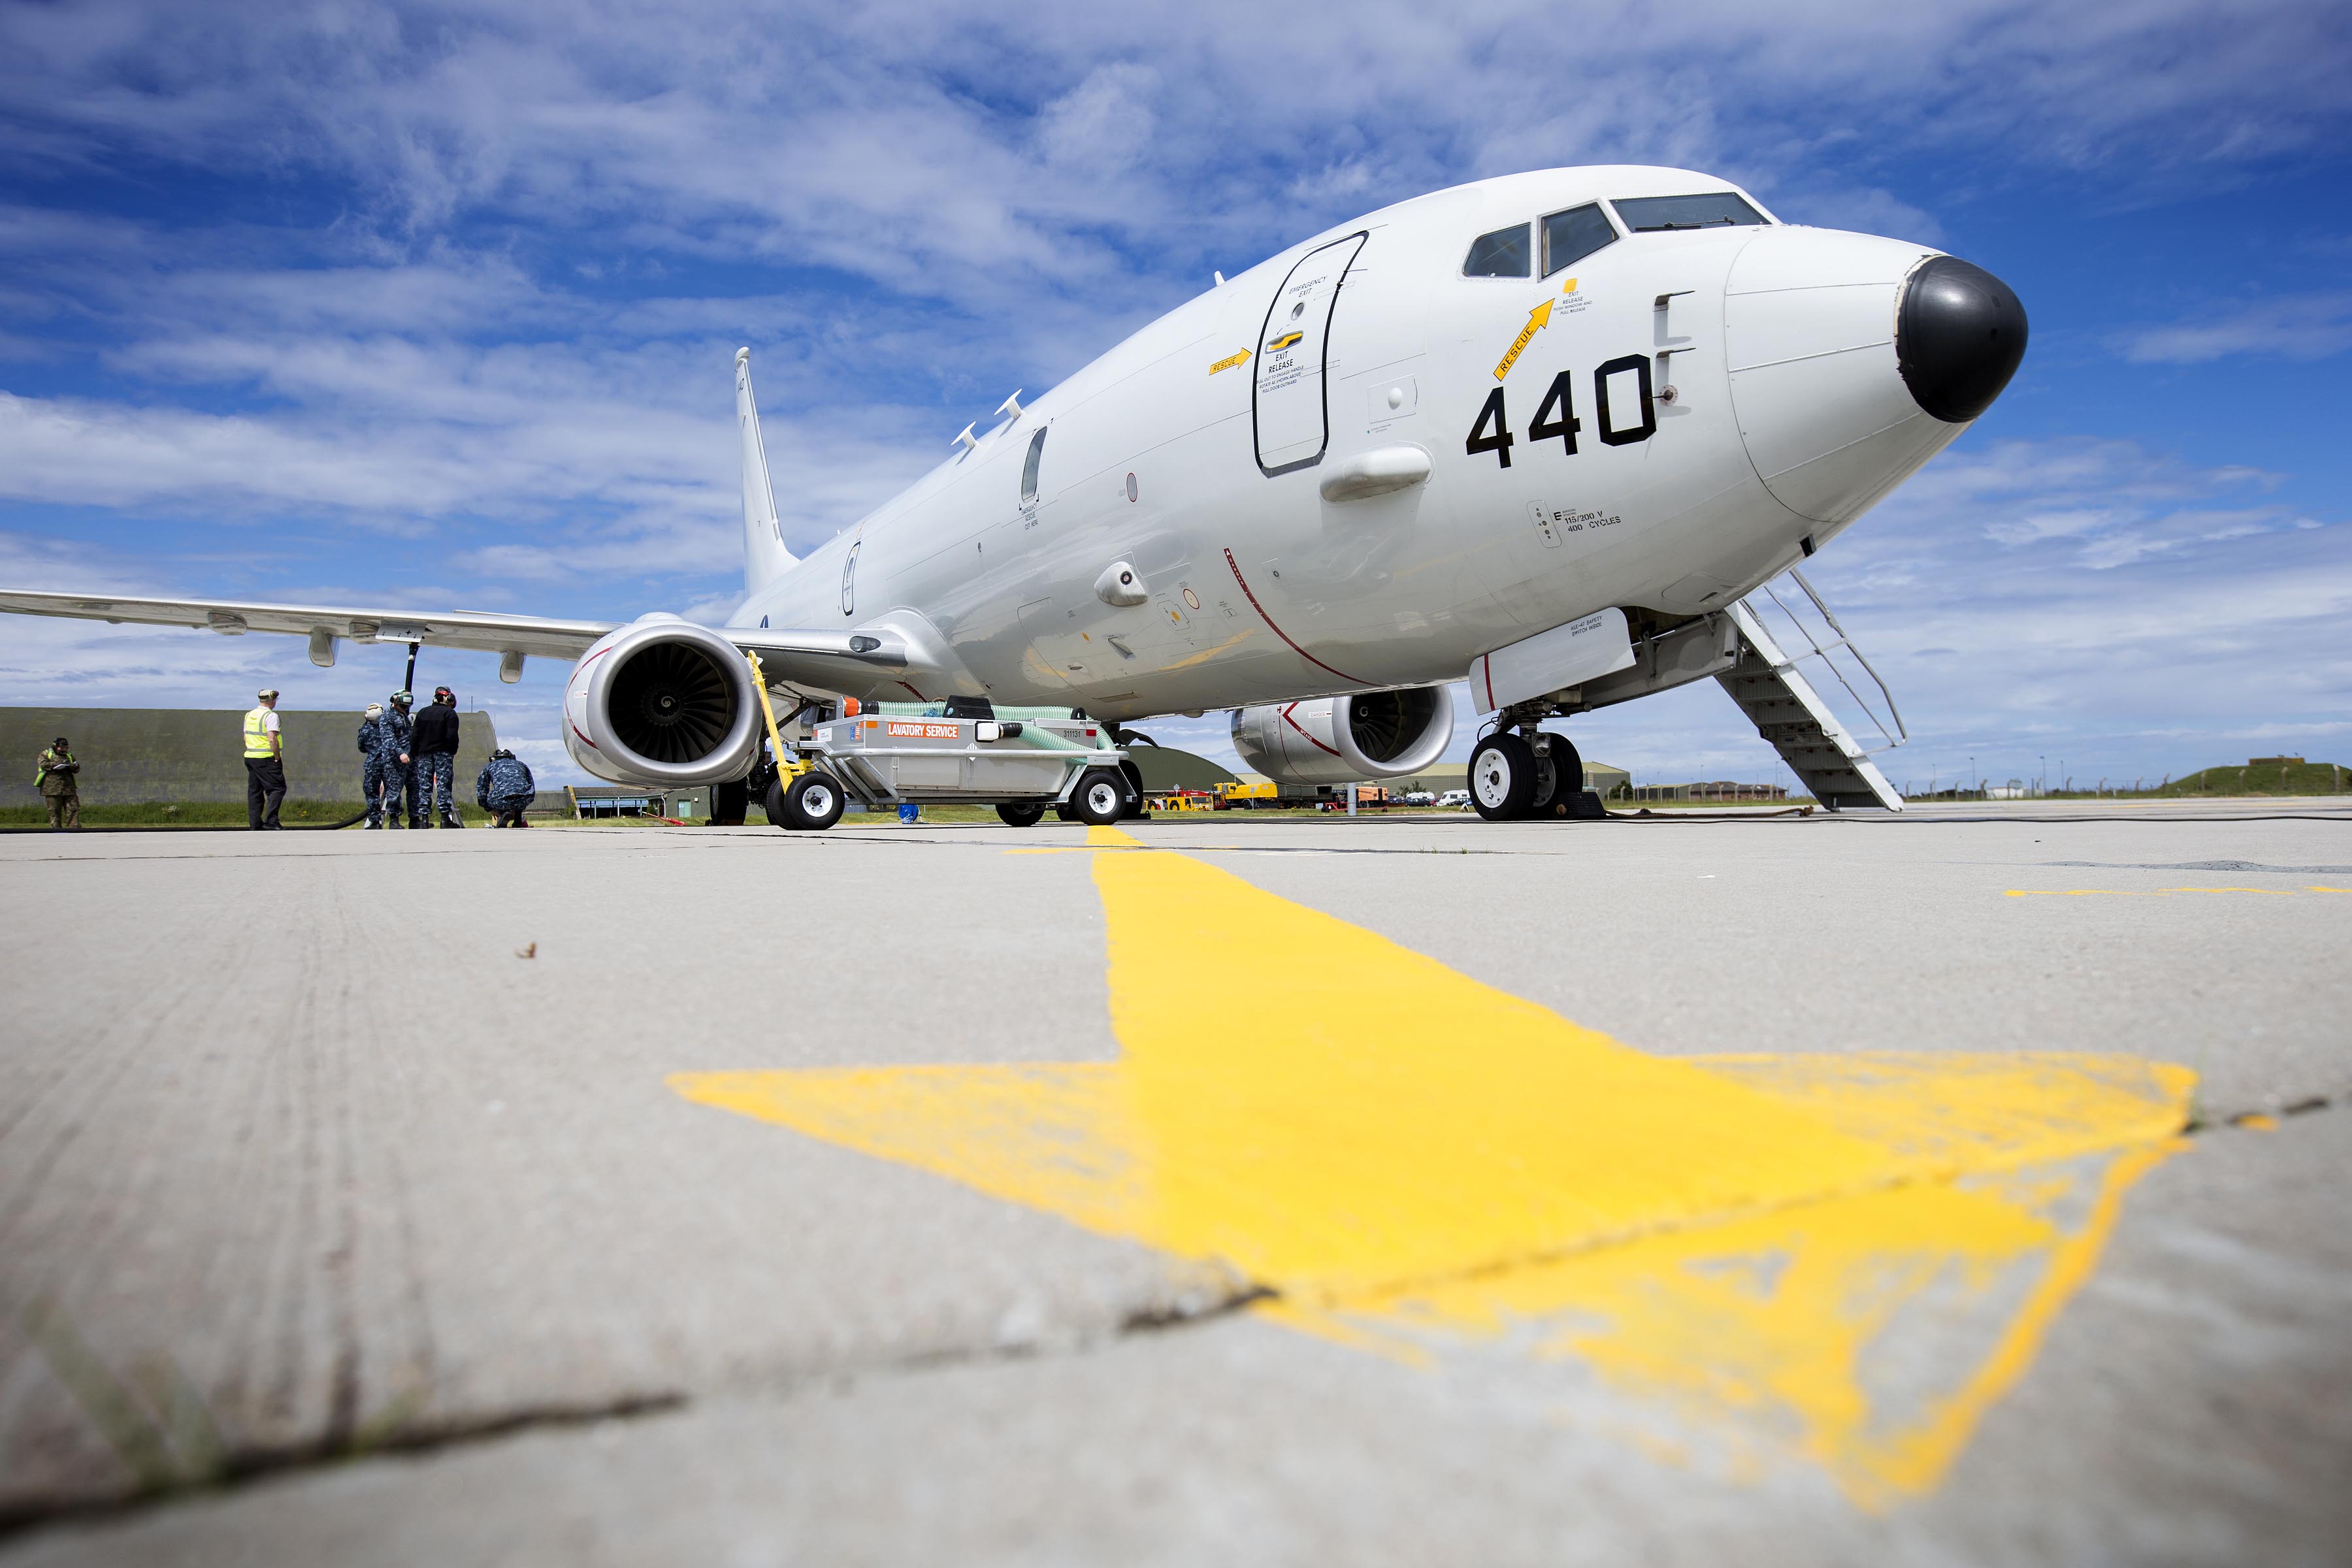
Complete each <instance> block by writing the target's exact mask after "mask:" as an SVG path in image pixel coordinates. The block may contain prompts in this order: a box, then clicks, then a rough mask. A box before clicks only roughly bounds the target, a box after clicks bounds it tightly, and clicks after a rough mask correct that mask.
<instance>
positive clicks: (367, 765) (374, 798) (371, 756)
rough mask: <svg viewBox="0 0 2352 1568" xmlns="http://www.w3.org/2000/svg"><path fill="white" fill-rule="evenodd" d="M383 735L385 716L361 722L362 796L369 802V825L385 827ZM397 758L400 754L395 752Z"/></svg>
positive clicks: (378, 715) (380, 715) (379, 715)
mask: <svg viewBox="0 0 2352 1568" xmlns="http://www.w3.org/2000/svg"><path fill="white" fill-rule="evenodd" d="M382 738H383V715H382V714H381V713H379V714H377V715H376V716H375V717H374V718H372V719H362V720H361V721H360V796H361V798H362V799H363V800H365V801H366V802H367V825H368V826H370V827H382V826H383V800H382V799H381V798H380V797H381V796H382V795H383V761H382V759H381V757H380V756H379V754H378V747H379V745H380V744H381V742H382ZM398 754H399V753H397V752H394V755H395V756H396V755H398Z"/></svg>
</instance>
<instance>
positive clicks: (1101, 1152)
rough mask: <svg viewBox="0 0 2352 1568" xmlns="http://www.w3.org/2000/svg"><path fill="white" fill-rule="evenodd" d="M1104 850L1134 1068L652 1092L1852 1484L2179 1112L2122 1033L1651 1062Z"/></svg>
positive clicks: (2013, 1320)
mask: <svg viewBox="0 0 2352 1568" xmlns="http://www.w3.org/2000/svg"><path fill="white" fill-rule="evenodd" d="M1087 849H1088V850H1090V851H1092V853H1093V859H1094V865H1093V873H1094V882H1095V885H1096V888H1097V890H1098V892H1099V894H1100V897H1101V900H1102V903H1103V910H1104V914H1105V917H1106V924H1107V928H1108V929H1107V932H1106V935H1107V938H1108V941H1107V943H1106V945H1107V948H1108V959H1109V965H1108V976H1107V980H1108V1002H1109V1011H1110V1021H1111V1025H1112V1027H1113V1030H1114V1031H1115V1033H1116V1034H1117V1036H1118V1042H1119V1047H1120V1050H1119V1056H1118V1059H1117V1060H1115V1061H1060V1062H1023V1063H1017V1064H1003V1065H992V1064H977V1063H975V1064H961V1063H959V1064H940V1065H908V1066H890V1067H865V1068H814V1069H811V1068H803V1069H796V1070H764V1071H761V1070H754V1071H748V1072H745V1071H739V1072H707V1073H681V1074H678V1075H677V1076H676V1077H675V1078H673V1079H671V1080H670V1082H671V1085H672V1087H673V1088H674V1089H676V1090H677V1092H678V1093H680V1094H682V1095H684V1096H685V1097H687V1098H688V1099H689V1100H696V1101H698V1102H700V1103H703V1104H706V1105H711V1106H716V1107H721V1108H724V1109H726V1110H730V1111H734V1112H737V1113H740V1114H742V1115H745V1116H751V1117H756V1118H759V1119H761V1120H762V1121H772V1122H778V1123H781V1124H782V1125H784V1126H787V1127H791V1128H794V1129H796V1130H798V1131H802V1132H804V1133H808V1134H810V1135H813V1136H814V1137H818V1138H823V1139H825V1140H828V1141H830V1142H835V1143H839V1144H844V1145H846V1146H847V1147H850V1148H853V1149H857V1150H862V1151H864V1152H866V1153H869V1154H874V1155H877V1156H880V1157H882V1158H885V1159H889V1160H895V1161H900V1162H903V1163H907V1164H910V1165H914V1166H917V1167H919V1168H921V1169H924V1170H928V1171H932V1172H936V1173H940V1174H941V1175H944V1176H948V1177H950V1178H952V1179H954V1180H957V1181H960V1182H962V1183H965V1184H969V1185H971V1186H973V1187H976V1188H978V1189H980V1190H981V1191H982V1192H985V1193H990V1194H995V1195H996V1196H998V1197H1002V1198H1005V1199H1009V1200H1011V1201H1013V1202H1015V1203H1020V1204H1025V1205H1031V1206H1033V1207H1035V1208H1039V1209H1044V1210H1046V1211H1048V1212H1051V1213H1054V1214H1058V1215H1063V1216H1065V1217H1066V1218H1067V1219H1070V1220H1072V1221H1074V1222H1076V1223H1077V1224H1079V1225H1082V1226H1087V1227H1088V1228H1089V1229H1092V1230H1096V1231H1098V1232H1101V1233H1103V1234H1106V1235H1110V1236H1118V1237H1130V1238H1132V1239H1135V1240H1138V1241H1141V1242H1143V1243H1145V1244H1147V1245H1149V1246H1151V1247H1157V1248H1160V1249H1161V1250H1162V1251H1165V1252H1168V1253H1171V1254H1173V1255H1175V1256H1176V1257H1178V1258H1187V1259H1193V1260H1199V1261H1202V1262H1215V1263H1221V1264H1223V1265H1224V1266H1226V1268H1229V1269H1230V1270H1231V1271H1232V1272H1234V1273H1235V1274H1238V1275H1239V1276H1241V1277H1243V1278H1245V1279H1249V1280H1251V1281H1254V1282H1255V1283H1257V1284H1260V1285H1263V1286H1265V1287H1266V1288H1268V1289H1271V1290H1273V1291H1275V1292H1276V1293H1277V1295H1278V1298H1279V1299H1278V1300H1274V1301H1270V1302H1268V1303H1265V1305H1263V1306H1262V1307H1261V1308H1260V1309H1259V1310H1260V1311H1261V1312H1263V1313H1264V1314H1265V1315H1266V1316H1268V1317H1271V1318H1273V1319H1275V1320H1276V1321H1280V1322H1282V1323H1284V1324H1286V1325H1287V1326H1289V1327H1292V1328H1296V1329H1299V1330H1303V1331H1308V1332H1312V1333H1317V1334H1321V1335H1325V1336H1328V1337H1330V1338H1334V1339H1338V1340H1340V1341H1342V1342H1348V1343H1351V1344H1360V1345H1363V1346H1365V1347H1366V1348H1371V1349H1377V1350H1383V1351H1387V1352H1391V1353H1396V1354H1399V1355H1400V1356H1402V1358H1403V1359H1406V1360H1409V1361H1418V1362H1421V1363H1424V1364H1430V1363H1442V1362H1444V1361H1445V1360H1448V1359H1451V1358H1453V1357H1455V1356H1460V1355H1471V1356H1476V1355H1479V1354H1482V1353H1486V1350H1496V1349H1508V1350H1509V1352H1510V1353H1518V1354H1532V1355H1533V1356H1534V1358H1535V1359H1536V1360H1537V1361H1538V1362H1543V1361H1552V1360H1562V1359H1566V1360H1572V1361H1574V1362H1577V1363H1582V1364H1583V1365H1585V1366H1588V1367H1590V1368H1592V1369H1595V1370H1597V1371H1598V1372H1599V1373H1601V1376H1602V1378H1603V1379H1604V1380H1605V1381H1606V1382H1607V1383H1608V1384H1611V1385H1612V1386H1614V1387H1618V1388H1621V1389H1624V1390H1627V1391H1629V1392H1634V1393H1639V1394H1647V1395H1649V1396H1651V1397H1653V1398H1655V1399H1657V1400H1660V1401H1662V1402H1663V1403H1664V1405H1667V1406H1669V1407H1672V1408H1674V1409H1675V1410H1678V1411H1681V1412H1684V1413H1685V1415H1686V1418H1687V1420H1688V1422H1689V1425H1688V1426H1687V1427H1686V1428H1685V1430H1688V1431H1690V1432H1692V1433H1693V1434H1694V1435H1695V1436H1704V1437H1705V1438H1706V1441H1707V1442H1708V1443H1709V1444H1717V1443H1718V1441H1719V1443H1720V1444H1721V1445H1727V1446H1728V1447H1727V1449H1726V1451H1738V1450H1741V1449H1745V1448H1748V1447H1750V1446H1751V1445H1752V1446H1753V1447H1754V1449H1755V1451H1758V1452H1771V1451H1774V1450H1779V1449H1784V1448H1786V1447H1794V1449H1795V1450H1796V1451H1797V1452H1798V1453H1799V1454H1801V1455H1802V1456H1803V1457H1804V1458H1807V1459H1810V1460H1811V1461H1812V1462H1814V1463H1818V1464H1820V1465H1822V1467H1824V1468H1826V1469H1827V1470H1829V1472H1830V1473H1831V1474H1832V1475H1833V1476H1835V1477H1836V1478H1837V1479H1838V1480H1839V1481H1840V1482H1841V1483H1842V1484H1843V1486H1844V1487H1845V1489H1846V1490H1847V1492H1848V1494H1849V1495H1850V1496H1852V1497H1853V1499H1854V1500H1856V1501H1857V1502H1860V1503H1862V1504H1864V1506H1866V1507H1883V1506H1885V1505H1886V1504H1888V1503H1890V1502H1893V1501H1895V1500H1899V1499H1900V1498H1902V1497H1905V1496H1910V1495H1916V1494H1917V1493H1919V1492H1922V1491H1926V1490H1927V1489H1931V1488H1932V1487H1933V1486H1934V1485H1935V1483H1936V1481H1937V1479H1938V1478H1939V1477H1940V1476H1941V1475H1942V1474H1943V1473H1944V1471H1945V1469H1946V1468H1947V1467H1948V1465H1949V1464H1950V1462H1951V1460H1952V1459H1953V1458H1955V1457H1956V1456H1957V1455H1958V1452H1959V1451H1960V1449H1961V1447H1963V1445H1964V1444H1965V1443H1966V1441H1967V1439H1968V1436H1969V1431H1970V1430H1971V1428H1972V1427H1973V1426H1974V1425H1975V1423H1976V1420H1977V1418H1978V1417H1979V1415H1982V1413H1983V1412H1984V1410H1985V1409H1986V1407H1987V1406H1988V1405H1990V1403H1991V1402H1992V1401H1993V1400H1994V1399H1995V1398H1997V1397H1998V1396H1999V1395H2000V1392H2001V1391H2002V1390H2003V1389H2005V1388H2007V1387H2008V1386H2010V1385H2011V1384H2012V1383H2014V1382H2015V1380H2016V1379H2017V1378H2018V1377H2019V1376H2020V1375H2021V1373H2023V1371H2024V1370H2025V1368H2026V1367H2027V1366H2028V1365H2029V1364H2030V1363H2031V1362H2032V1358H2033V1353H2034V1351H2035V1348H2036V1346H2037V1345H2038V1343H2039V1342H2040V1340H2041V1337H2042V1332H2043V1331H2045V1330H2046V1329H2047V1327H2048V1326H2049V1324H2050V1322H2051V1321H2052V1320H2053V1318H2054V1317H2055V1316H2056V1315H2057V1313H2058V1311H2059V1310H2060V1309H2061V1308H2062V1307H2063V1305H2064V1303H2065V1300H2066V1299H2067V1297H2068V1296H2070V1295H2071V1294H2072V1293H2073V1292H2074V1289H2075V1288H2076V1287H2077V1286H2079V1285H2080V1284H2081V1283H2082V1281H2083V1280H2084V1279H2085V1278H2086V1277H2087V1276H2088V1274H2089V1272H2090V1269H2091V1268H2092V1266H2093V1264H2094V1263H2095V1260H2096V1258H2097V1255H2098V1251H2099V1248H2100V1246H2101V1244H2102V1243H2103V1242H2104V1240H2105V1237H2106V1234H2107V1232H2108V1229H2109V1228H2110V1226H2112V1225H2113V1222H2114V1218H2115V1214H2116V1205H2118V1204H2119V1202H2120V1201H2121V1197H2122V1194H2123V1192H2124V1191H2125V1189H2126V1188H2127V1187H2128V1186H2129V1185H2130V1184H2131V1183H2132V1182H2133V1181H2134V1180H2135V1179H2136V1178H2137V1176H2138V1175H2139V1174H2140V1173H2143V1172H2145V1171H2146V1170H2147V1169H2148V1168H2149V1166H2151V1165H2152V1164H2154V1163H2156V1162H2157V1161H2158V1160H2160V1159H2161V1158H2163V1157H2164V1155H2165V1154H2166V1153H2168V1152H2170V1150H2171V1148H2172V1147H2173V1143H2172V1139H2173V1135H2174V1134H2175V1133H2176V1132H2177V1131H2179V1129H2180V1127H2181V1126H2182V1124H2183V1123H2184V1121H2186V1119H2187V1114H2188V1110H2187V1107H2188V1100H2189V1094H2190V1091H2191V1089H2192V1086H2193V1083H2194V1079H2195V1075H2194V1074H2192V1073H2190V1072H2189V1071H2188V1070H2187V1069H2185V1068H2176V1067H2168V1066H2163V1065H2159V1064H2153V1063H2149V1062H2146V1061H2142V1060H2138V1059H2137V1058H2122V1057H2095V1056H2055V1055H2051V1056H2018V1055H2010V1054H1987V1055H1982V1056H1953V1055H1941V1054H1923V1055H1918V1056H1912V1055H1908V1054H1906V1053H1901V1052H1892V1051H1863V1050H1855V1051H1850V1052H1845V1053H1841V1054H1833V1055H1826V1056H1822V1057H1716V1058H1682V1059H1674V1058H1663V1057H1654V1056H1649V1055H1645V1054H1643V1053H1642V1052H1639V1051H1635V1050H1633V1049H1631V1048H1630V1047H1626V1046H1624V1045H1623V1044H1622V1043H1620V1042H1618V1041H1616V1040H1613V1039H1612V1038H1610V1037H1607V1036H1605V1035H1602V1034H1601V1033H1599V1032H1597V1031H1595V1030H1592V1029H1589V1028H1585V1027H1582V1026H1579V1025H1577V1024H1575V1023H1573V1022H1571V1021H1570V1020H1569V1019H1567V1018H1563V1017H1561V1016H1559V1015H1558V1014H1556V1013H1553V1012H1551V1011H1550V1010H1549V1009H1548V1008H1545V1007H1542V1006H1538V1005H1536V1004H1534V1003H1532V1002H1528V1001H1526V1000H1524V999H1522V998H1519V997H1517V996H1513V995H1511V994H1508V993H1507V992H1503V991H1499V990H1496V989H1495V988H1494V987H1492V986H1489V985H1487V984H1484V983H1482V982H1480V981H1478V980H1476V979H1474V978H1473V977H1471V976H1470V975H1467V974H1465V973H1462V972H1460V971H1458V970H1454V969H1452V968H1449V967H1447V966H1446V965H1444V964H1443V963H1438V962H1437V961H1436V960H1434V959H1432V958H1429V957H1427V956H1425V955H1423V954H1422V953H1418V952H1412V951H1411V950H1409V949H1406V948H1403V947H1400V946H1399V945H1397V944H1396V943H1394V942H1391V941H1389V940H1388V939H1387V938H1385V937H1383V936H1381V935H1380V934H1378V933H1376V932H1374V931H1368V930H1365V929H1364V928H1362V927H1360V926H1355V925H1350V924H1349V923H1348V922H1346V921H1339V920H1337V919H1334V918H1333V917H1331V916H1329V915H1327V914H1323V913H1321V912H1319V911H1318V910H1309V909H1306V908H1303V907H1301V906H1299V905H1297V904H1295V903H1292V902H1290V901H1289V900H1286V899H1282V898H1280V897H1277V896H1276V895H1275V894H1272V893H1268V892H1266V891H1265V890H1263V889H1258V888H1255V887H1253V886H1251V885H1250V884H1249V883H1247V882H1245V881H1244V880H1242V879H1240V878H1238V877H1235V876H1234V875H1233V874H1232V873H1230V872H1227V871H1225V870H1223V869H1221V868H1216V867H1213V866H1211V865H1208V864H1206V863H1204V862H1203V861H1202V860H1199V859H1196V858H1192V857H1191V856H1186V855H1179V854H1172V853H1169V852H1166V851H1160V850H1153V849H1151V848H1150V847H1147V846H1145V845H1143V844H1141V843H1140V842H1139V841H1138V840H1136V839H1135V838H1133V837H1129V836H1128V835H1126V834H1123V833H1120V832H1118V831H1117V830H1116V829H1111V828H1103V827H1097V828H1093V829H1090V830H1089V832H1088V836H1087ZM1081 852H1082V853H1084V852H1085V851H1081ZM1029 864H1033V865H1052V864H1055V862H1052V861H1034V862H1029ZM1204 995H1207V996H1222V997H1228V998H1231V997H1240V998H1246V999H1247V1000H1246V1003H1245V1005H1236V1006H1232V1007H1225V1008H1220V1007H1218V1006H1217V1005H1215V1004H1214V1003H1208V1004H1204V1003H1203V1002H1202V997H1203V996H1204ZM1482 1347H1485V1348H1486V1349H1484V1350H1482Z"/></svg>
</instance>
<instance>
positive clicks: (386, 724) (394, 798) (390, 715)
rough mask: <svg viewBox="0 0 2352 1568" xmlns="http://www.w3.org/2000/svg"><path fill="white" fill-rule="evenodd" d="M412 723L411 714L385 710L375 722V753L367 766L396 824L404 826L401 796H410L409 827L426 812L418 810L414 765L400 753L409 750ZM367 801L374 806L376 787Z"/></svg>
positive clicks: (422, 818)
mask: <svg viewBox="0 0 2352 1568" xmlns="http://www.w3.org/2000/svg"><path fill="white" fill-rule="evenodd" d="M410 723H411V721H410V719H409V717H408V715H407V714H405V713H403V712H402V711H401V710H399V709H397V708H387V709H385V710H383V718H381V719H379V720H377V721H376V727H375V752H374V753H373V755H371V756H370V757H369V758H368V766H369V767H370V769H372V770H373V773H374V775H375V777H376V779H377V781H378V782H379V783H380V784H382V785H383V795H384V805H385V806H386V807H388V808H389V809H390V811H391V814H392V822H393V826H395V827H397V826H401V825H402V824H401V820H400V798H401V796H402V795H407V797H408V822H407V826H410V827H415V826H418V825H420V824H421V823H422V822H423V821H424V819H425V817H424V813H423V812H421V811H419V810H418V809H417V801H416V768H415V764H414V763H404V762H402V761H401V760H400V753H401V752H405V751H407V750H408V731H409V727H410ZM368 803H369V805H370V807H371V808H373V805H374V803H375V795H374V792H373V789H371V790H370V793H369V795H368Z"/></svg>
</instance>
